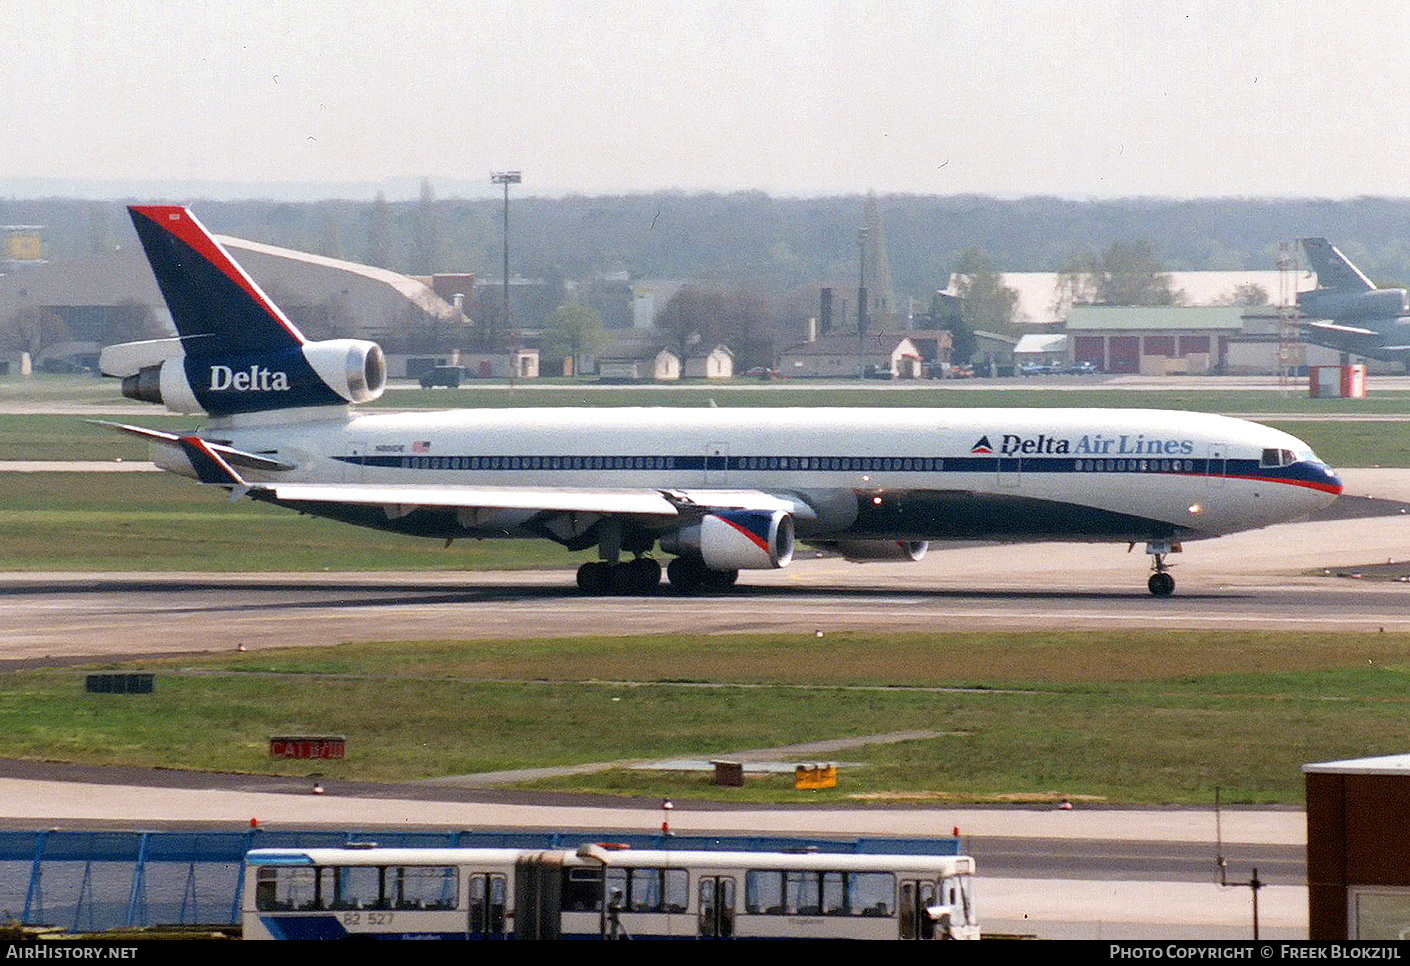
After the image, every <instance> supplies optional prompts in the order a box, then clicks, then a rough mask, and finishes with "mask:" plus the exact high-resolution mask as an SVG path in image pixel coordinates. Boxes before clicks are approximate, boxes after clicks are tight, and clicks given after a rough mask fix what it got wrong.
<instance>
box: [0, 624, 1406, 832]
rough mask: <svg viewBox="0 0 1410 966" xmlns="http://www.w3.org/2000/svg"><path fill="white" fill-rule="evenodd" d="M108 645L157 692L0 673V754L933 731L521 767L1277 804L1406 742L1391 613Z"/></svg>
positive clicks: (226, 764) (907, 791)
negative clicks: (183, 646) (1313, 619)
mask: <svg viewBox="0 0 1410 966" xmlns="http://www.w3.org/2000/svg"><path fill="white" fill-rule="evenodd" d="M114 666H115V665H114ZM127 667H130V668H132V669H137V668H141V669H144V670H150V671H153V672H155V674H156V680H157V685H156V691H155V693H154V694H152V695H149V696H141V695H129V696H119V695H88V694H85V693H83V690H82V689H83V674H84V673H85V672H84V671H81V670H77V671H75V670H62V671H61V670H44V671H24V672H16V673H13V674H10V675H7V676H5V677H4V678H0V756H3V757H21V758H46V759H57V760H64V761H76V762H100V763H126V764H139V765H151V766H161V767H187V768H206V769H217V770H230V771H242V772H265V773H275V774H309V773H311V772H315V771H316V772H320V773H322V774H324V775H327V776H330V777H335V778H345V779H373V780H406V779H416V778H423V777H435V776H443V775H453V774H463V773H471V772H477V771H486V770H500V769H509V768H525V767H538V766H547V765H572V764H582V763H590V762H611V761H618V760H635V759H656V758H675V757H692V758H710V757H715V756H719V755H722V754H727V753H729V752H731V751H737V750H740V749H745V748H757V747H769V746H774V745H782V744H791V743H797V742H805V741H816V740H821V739H829V738H840V737H849V736H866V735H872V734H880V733H886V732H893V731H902V730H929V731H938V732H945V734H944V735H943V736H942V737H938V738H931V739H924V740H915V741H907V742H904V743H901V744H893V745H870V746H865V747H860V748H856V749H852V750H848V751H845V752H842V753H839V754H838V755H837V756H836V757H837V758H838V759H840V760H842V761H844V762H847V763H849V764H846V765H844V767H843V768H842V770H841V778H840V781H839V785H838V788H837V789H835V790H829V791H815V792H805V793H799V792H795V791H794V790H793V789H792V786H791V783H789V782H788V781H787V780H786V779H779V778H756V777H753V776H751V777H750V778H749V779H747V781H746V785H745V787H744V788H743V789H722V788H716V787H714V786H712V785H710V784H709V783H708V777H707V776H702V775H699V774H692V773H661V772H638V771H630V770H626V769H615V770H611V771H605V772H600V773H596V774H590V775H583V776H577V777H573V778H564V779H554V780H549V781H542V782H539V783H537V784H536V786H535V787H543V788H553V789H559V790H574V791H590V792H605V793H610V794H638V795H641V794H644V795H653V796H655V795H670V796H678V797H710V798H719V799H723V800H727V801H740V802H745V801H766V802H790V801H814V802H837V803H846V802H851V803H857V802H873V801H881V802H890V801H904V800H919V801H930V800H940V801H947V802H950V801H977V802H997V801H1041V800H1047V799H1050V798H1053V797H1056V796H1064V797H1072V798H1077V797H1083V798H1088V799H1093V800H1100V801H1107V802H1115V803H1126V804H1185V803H1198V804H1207V803H1208V802H1209V801H1210V799H1211V798H1212V795H1213V788H1214V786H1215V785H1219V786H1221V787H1222V788H1223V789H1224V794H1225V798H1226V800H1227V801H1230V802H1246V803H1268V804H1298V803H1299V802H1300V801H1301V796H1302V778H1301V775H1300V773H1299V768H1300V766H1301V765H1302V764H1303V763H1305V762H1309V761H1321V760H1331V759H1338V758H1346V757H1356V756H1362V755H1372V754H1382V753H1387V752H1389V751H1394V750H1400V749H1403V748H1404V747H1405V745H1406V743H1407V742H1410V715H1408V714H1407V711H1410V635H1396V634H1366V635H1362V634H1350V633H1348V634H1257V633H1219V632H1184V633H1180V634H1156V633H1139V634H1122V633H1114V632H1105V633H1091V632H1086V633H1038V634H1019V633H984V634H960V635H888V634H883V633H875V634H867V633H855V632H854V633H840V634H831V635H828V636H827V637H826V638H823V639H821V640H819V639H816V638H814V637H812V636H803V635H739V636H724V637H709V638H694V637H689V636H642V637H633V638H602V639H594V638H588V639H574V640H565V641H538V640H534V641H499V642H477V641H466V642H456V643H448V644H441V643H436V644H427V643H388V644H373V645H355V646H353V645H350V646H346V647H336V648H316V649H289V650H283V651H263V652H259V653H252V654H243V655H233V656H220V657H210V658H203V659H180V660H168V661H144V662H140V663H134V664H132V665H128V666H127ZM690 682H700V683H705V682H709V683H712V684H717V685H719V686H710V687H705V686H697V685H694V684H692V683H690ZM927 688H929V689H936V690H925V689H927ZM938 689H965V690H938ZM301 731H309V732H316V733H335V734H342V735H345V736H346V737H347V738H348V752H349V754H348V758H347V759H345V760H343V761H341V762H320V763H317V764H309V763H307V762H305V763H294V762H283V761H271V760H269V759H268V757H267V754H266V747H267V746H266V739H267V736H268V735H270V734H275V733H289V732H301ZM193 734H199V735H200V736H201V740H200V741H198V742H193V741H192V740H191V735H193Z"/></svg>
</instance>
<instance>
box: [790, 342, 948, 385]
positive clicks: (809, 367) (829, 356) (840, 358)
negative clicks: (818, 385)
mask: <svg viewBox="0 0 1410 966" xmlns="http://www.w3.org/2000/svg"><path fill="white" fill-rule="evenodd" d="M921 361H922V360H921V355H920V350H919V349H918V348H916V344H915V343H914V342H912V341H911V340H910V339H909V338H907V337H906V336H903V335H897V334H894V333H885V332H881V333H868V334H866V335H863V336H857V335H823V336H819V337H818V338H816V339H814V340H812V341H811V342H800V343H798V344H797V345H793V346H789V347H788V348H787V349H784V350H783V351H782V352H780V353H779V356H778V371H779V375H781V376H785V377H787V378H790V379H814V378H822V379H836V378H855V377H856V376H857V374H858V372H859V371H860V372H862V373H871V374H877V375H880V374H886V375H889V376H894V377H896V378H899V379H916V378H919V377H920V375H921Z"/></svg>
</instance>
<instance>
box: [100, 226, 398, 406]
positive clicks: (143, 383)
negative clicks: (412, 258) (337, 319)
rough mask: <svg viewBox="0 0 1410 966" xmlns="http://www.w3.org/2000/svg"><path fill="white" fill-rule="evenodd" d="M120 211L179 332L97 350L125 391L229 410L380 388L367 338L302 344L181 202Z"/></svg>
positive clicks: (370, 393) (315, 401) (357, 399)
mask: <svg viewBox="0 0 1410 966" xmlns="http://www.w3.org/2000/svg"><path fill="white" fill-rule="evenodd" d="M128 212H129V213H130V214H131V216H132V224H133V226H134V227H136V229H137V237H138V238H140V239H141V241H142V248H143V250H144V251H145V252H146V253H147V261H148V262H150V263H151V266H152V274H153V275H155V276H156V278H157V285H158V286H160V287H161V290H162V297H163V298H164V299H166V304H167V307H168V308H170V309H171V317H172V321H173V322H175V323H176V330H177V332H178V333H179V334H180V338H179V339H158V340H154V341H149V342H133V343H127V344H125V345H120V346H109V347H108V348H107V349H105V350H104V352H103V358H102V360H100V365H102V367H103V372H104V374H105V375H111V376H116V377H120V378H121V379H122V394H123V395H124V396H127V397H128V398H129V399H138V400H142V401H144V402H154V403H158V404H161V405H164V406H166V407H167V408H168V409H170V410H172V411H173V412H180V413H206V414H209V415H212V416H237V415H242V414H245V413H255V412H271V411H274V410H280V409H303V408H311V407H330V406H339V407H345V406H347V404H348V403H362V402H368V401H370V400H373V399H376V398H377V397H378V396H379V395H381V393H382V389H383V387H384V386H385V385H386V377H387V367H386V360H385V358H384V357H383V355H382V350H381V348H379V347H378V346H377V344H376V343H374V342H368V341H366V340H363V339H325V340H323V341H321V342H309V341H308V340H307V339H306V338H304V335H303V333H302V332H300V331H299V329H298V327H297V326H296V325H294V323H293V322H291V321H289V318H288V316H286V315H285V314H284V313H283V312H281V311H280V310H279V306H277V305H275V304H274V302H273V301H272V300H271V299H270V298H269V296H268V295H266V294H265V293H264V291H263V290H261V289H260V287H259V285H258V284H257V283H256V282H255V280H254V279H253V278H251V277H250V276H249V275H248V274H247V273H246V272H245V270H244V269H243V268H241V267H240V266H239V265H238V264H237V263H236V261H235V260H234V259H233V258H231V257H230V253H229V252H227V251H226V250H225V249H224V248H223V247H221V244H220V243H219V242H218V241H216V239H215V238H214V237H213V236H212V235H211V233H210V232H208V231H207V230H206V228H205V226H204V225H202V224H201V223H200V222H199V221H198V220H197V219H196V216H195V215H193V214H191V212H190V211H189V210H187V209H186V208H183V207H181V206H179V205H133V206H131V207H129V208H128Z"/></svg>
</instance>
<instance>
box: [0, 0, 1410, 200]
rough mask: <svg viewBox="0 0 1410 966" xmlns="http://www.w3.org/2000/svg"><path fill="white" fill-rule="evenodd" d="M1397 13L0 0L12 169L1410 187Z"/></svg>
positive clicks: (0, 163) (1105, 192)
mask: <svg viewBox="0 0 1410 966" xmlns="http://www.w3.org/2000/svg"><path fill="white" fill-rule="evenodd" d="M1407 40H1410V5H1403V4H1394V3H1384V2H1367V3H1359V2H1358V3H1350V2H1346V3H1342V2H1336V0H1320V2H1311V0H1308V2H1293V0H1288V2H1271V0H1268V2H1237V0H1222V2H1207V3H1206V2H1178V0H1175V2H1165V3H1160V4H1155V3H1145V2H1135V0H1133V2H1128V3H1118V2H1095V0H1093V2H1076V0H1074V2H1068V3H1036V2H1035V3H1022V2H1007V3H995V2H984V0H964V2H957V3H951V2H930V3H910V2H895V0H888V2H885V3H866V2H852V3H840V2H834V3H828V2H822V0H812V2H788V0H779V2H773V3H768V2H750V3H727V2H681V3H650V2H643V0H595V2H567V0H549V2H540V0H515V2H494V3H490V2H482V3H470V2H448V0H441V2H412V0H383V2H380V3H375V4H374V3H351V2H330V0H318V2H309V3H297V2H291V0H277V2H275V0H271V2H264V3H238V2H232V0H220V2H207V0H186V2H183V3H171V2H170V0H162V2H148V0H118V2H112V0H109V2H56V0H5V2H4V4H3V6H0V117H3V119H4V122H5V125H4V129H5V134H4V136H3V137H0V193H4V192H6V190H7V188H6V185H7V183H8V184H11V185H12V184H13V183H14V182H15V180H16V179H82V180H88V181H95V180H104V181H107V180H113V181H124V182H129V183H130V182H133V181H137V180H144V179H151V180H165V181H174V180H183V181H192V180H200V181H225V182H232V181H239V182H243V181H250V182H255V181H259V182H271V181H320V182H344V183H347V182H363V183H378V182H383V181H385V180H386V179H390V178H407V177H411V178H415V177H417V176H420V175H427V176H430V177H431V178H432V179H433V182H435V181H438V180H442V179H445V180H449V179H455V180H457V181H466V182H470V183H483V182H485V181H487V180H488V173H489V171H490V170H491V169H499V168H520V169H522V170H523V171H524V177H525V184H524V187H523V189H522V191H523V193H525V194H530V193H533V194H559V193H566V192H577V193H583V194H597V193H606V192H620V191H650V190H656V189H661V188H680V189H685V190H701V189H708V190H736V189H749V188H757V189H762V190H764V191H768V192H771V193H775V194H788V195H814V194H832V193H854V192H859V191H865V190H868V189H875V190H876V191H878V192H882V193H885V192H893V191H896V192H917V193H934V194H952V193H957V192H982V193H988V194H997V195H1001V196H1017V195H1026V194H1058V195H1064V196H1069V197H1078V198H1082V197H1114V196H1128V195H1173V196H1207V195H1278V196H1295V195H1296V196H1306V195H1311V196H1329V197H1347V196H1353V195H1362V194H1386V195H1400V196H1403V195H1406V194H1410V188H1407V174H1406V173H1407V171H1410V85H1407V84H1406V83H1405V80H1404V78H1406V77H1407V76H1410V67H1408V66H1407V63H1406V50H1407ZM8 190H14V189H13V188H12V187H11V188H9V189H8ZM485 190H486V193H488V191H489V186H488V185H487V184H486V185H485ZM442 193H445V192H444V191H443V192H442Z"/></svg>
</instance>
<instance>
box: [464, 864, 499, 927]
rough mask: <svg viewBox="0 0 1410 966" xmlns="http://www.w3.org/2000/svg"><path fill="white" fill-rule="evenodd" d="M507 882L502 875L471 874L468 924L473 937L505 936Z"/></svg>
mask: <svg viewBox="0 0 1410 966" xmlns="http://www.w3.org/2000/svg"><path fill="white" fill-rule="evenodd" d="M506 883H507V880H506V879H505V877H504V876H502V875H484V874H481V875H471V876H470V881H469V886H468V888H469V890H470V895H469V903H468V905H469V908H470V918H469V922H468V923H467V924H466V925H467V927H468V931H469V933H470V938H471V939H503V938H504V926H505V916H504V906H505V894H506Z"/></svg>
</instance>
